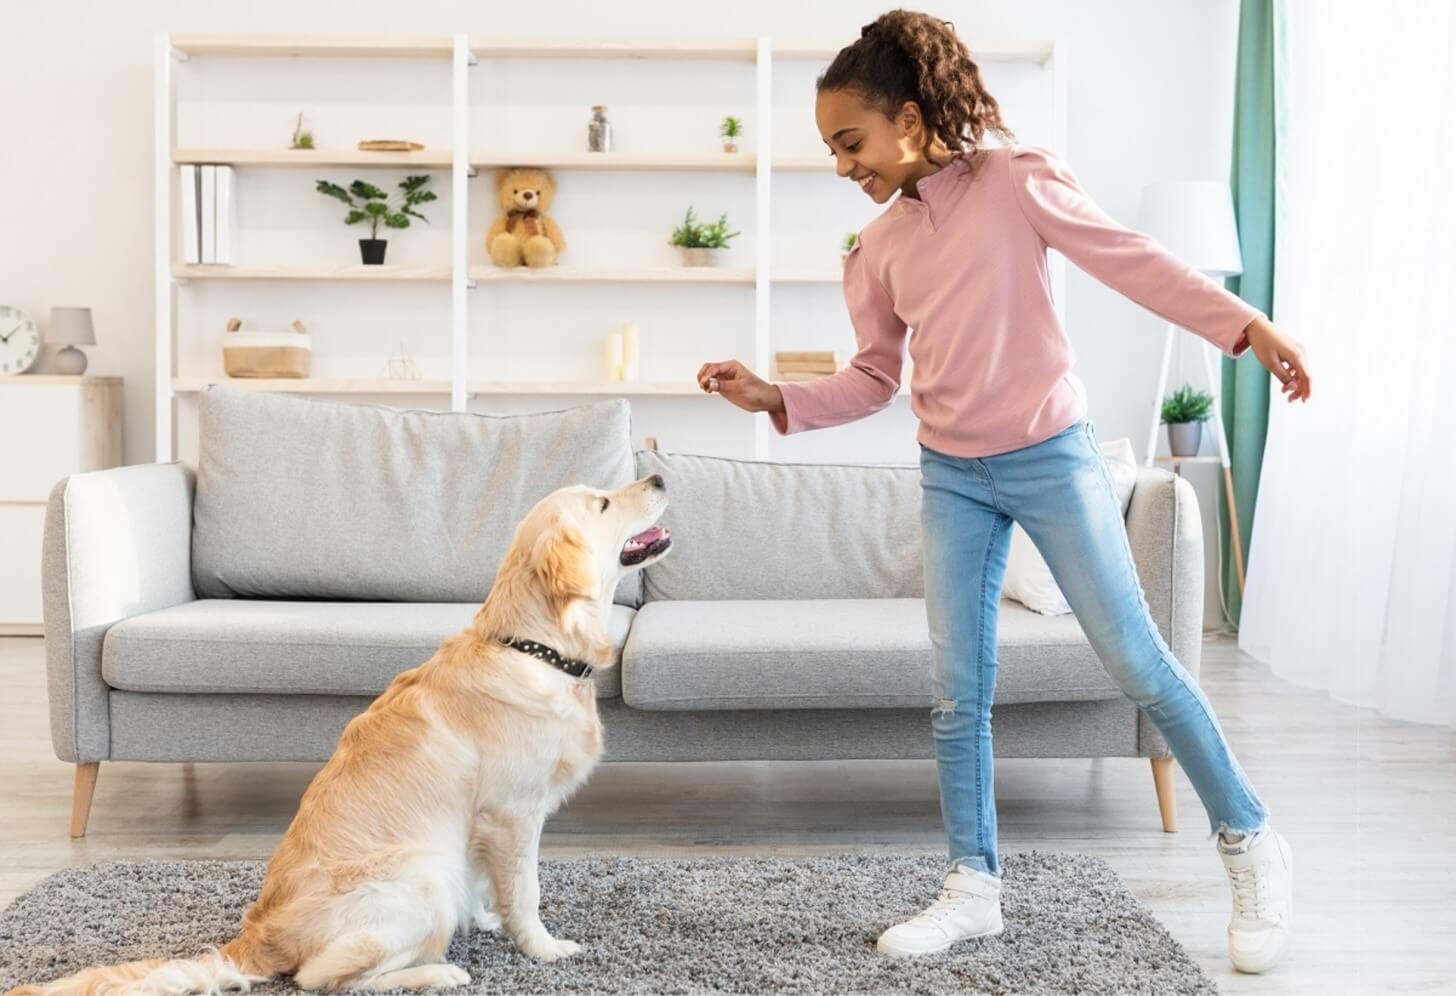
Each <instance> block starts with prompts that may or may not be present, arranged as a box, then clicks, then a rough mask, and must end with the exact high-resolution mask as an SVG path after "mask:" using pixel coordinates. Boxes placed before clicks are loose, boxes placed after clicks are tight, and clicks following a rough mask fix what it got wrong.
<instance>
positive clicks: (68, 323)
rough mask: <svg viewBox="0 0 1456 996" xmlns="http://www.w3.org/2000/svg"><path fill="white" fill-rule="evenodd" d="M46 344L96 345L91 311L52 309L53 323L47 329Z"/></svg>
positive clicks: (88, 309)
mask: <svg viewBox="0 0 1456 996" xmlns="http://www.w3.org/2000/svg"><path fill="white" fill-rule="evenodd" d="M46 342H48V343H55V344H56V345H69V346H94V345H96V329H95V328H94V327H92V325H91V309H90V308H52V309H51V323H50V326H49V327H48V328H47V329H46Z"/></svg>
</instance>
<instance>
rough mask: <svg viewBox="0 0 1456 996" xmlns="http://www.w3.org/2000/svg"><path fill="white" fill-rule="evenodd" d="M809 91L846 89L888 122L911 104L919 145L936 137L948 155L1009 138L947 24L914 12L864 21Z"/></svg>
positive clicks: (978, 73) (976, 72) (964, 50)
mask: <svg viewBox="0 0 1456 996" xmlns="http://www.w3.org/2000/svg"><path fill="white" fill-rule="evenodd" d="M815 87H816V91H817V92H822V91H824V90H853V91H855V92H857V93H859V94H860V95H861V96H862V97H863V98H864V101H865V103H867V104H869V105H870V106H871V107H874V108H876V109H878V110H879V111H880V112H881V113H882V114H884V115H885V116H886V117H888V118H893V117H894V116H895V115H896V114H898V113H899V111H900V108H901V107H903V106H904V104H905V102H906V101H908V100H913V101H915V103H916V104H917V105H918V106H919V107H920V113H921V116H922V117H923V118H924V119H925V126H926V130H927V131H928V132H929V137H928V138H927V140H926V143H925V145H926V148H928V147H929V145H930V144H931V142H932V141H933V140H935V139H939V140H940V141H941V142H942V143H943V144H944V145H945V147H946V148H948V149H950V150H951V152H952V153H955V152H962V151H964V152H968V153H971V154H972V155H971V156H968V157H967V158H968V159H974V158H978V157H977V156H976V155H975V154H976V152H977V150H979V148H980V147H981V137H982V136H983V135H984V134H985V133H986V132H988V131H989V132H991V133H993V134H996V135H999V136H1001V138H1002V139H1003V140H1005V141H1008V142H1014V141H1016V136H1015V135H1014V134H1013V133H1012V132H1011V130H1010V129H1009V128H1007V127H1006V125H1005V124H1003V123H1002V121H1001V109H1000V108H999V107H998V106H997V104H996V100H995V98H993V97H992V96H991V94H990V93H988V92H987V91H986V87H985V84H984V83H982V81H981V71H980V69H978V68H977V67H976V63H975V62H974V61H973V60H972V59H971V53H970V50H969V49H967V48H966V43H965V42H963V41H961V39H960V37H959V36H957V35H956V33H955V30H954V26H953V25H952V24H951V22H949V21H942V20H941V19H940V18H938V17H932V16H931V15H929V14H922V13H920V12H918V11H913V10H904V9H896V10H891V11H887V12H886V13H884V14H881V15H880V16H879V17H877V18H876V19H875V20H874V21H873V22H871V23H870V24H866V25H865V26H864V27H863V28H861V29H860V36H859V38H858V39H857V40H856V41H855V42H854V43H853V44H851V45H847V46H845V47H844V48H842V49H840V50H839V53H838V54H837V55H836V56H835V57H834V61H833V62H831V63H830V64H829V67H828V68H827V69H825V70H824V72H823V73H821V74H820V76H819V78H818V80H817V81H816V83H815ZM921 151H922V152H923V151H925V149H922V150H921Z"/></svg>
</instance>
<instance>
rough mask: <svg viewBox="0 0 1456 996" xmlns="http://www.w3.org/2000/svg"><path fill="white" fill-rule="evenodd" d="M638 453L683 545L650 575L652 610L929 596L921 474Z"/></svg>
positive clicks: (914, 469)
mask: <svg viewBox="0 0 1456 996" xmlns="http://www.w3.org/2000/svg"><path fill="white" fill-rule="evenodd" d="M636 457H637V476H638V477H646V476H647V475H648V474H661V475H662V477H663V480H664V482H665V483H666V484H667V499H668V504H667V511H666V512H664V513H663V516H662V522H663V524H664V525H666V526H667V528H668V529H670V530H671V531H672V539H673V545H674V547H675V548H676V549H674V550H673V551H671V552H669V553H668V554H667V556H665V557H663V558H662V559H661V560H659V561H657V562H656V563H654V564H649V565H648V566H647V567H645V568H643V571H642V575H643V592H642V597H643V600H644V602H651V601H655V600H659V599H755V598H768V599H776V598H922V597H924V594H925V578H924V572H923V568H922V567H921V562H920V468H919V467H918V466H909V465H874V464H839V463H778V462H766V461H758V460H735V459H729V458H724V457H714V456H700V455H696V454H689V453H664V452H661V451H658V450H648V449H643V450H638V451H637V452H636Z"/></svg>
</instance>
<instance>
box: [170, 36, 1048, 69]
mask: <svg viewBox="0 0 1456 996" xmlns="http://www.w3.org/2000/svg"><path fill="white" fill-rule="evenodd" d="M170 41H171V44H172V47H173V48H175V49H176V50H177V51H179V52H183V53H186V54H187V55H273V56H277V55H287V56H308V57H320V56H322V57H329V56H394V57H400V58H430V59H448V58H450V57H451V56H452V54H453V52H454V39H453V38H452V37H451V36H450V35H417V36H412V35H385V34H352V35H351V34H334V33H328V34H289V33H272V34H268V33H260V34H209V33H182V34H174V35H172V36H171V38H170ZM468 44H469V47H470V51H471V53H472V54H473V55H474V56H475V57H476V58H478V59H687V60H711V61H722V60H728V61H734V62H756V61H757V59H758V40H757V39H756V38H712V37H702V38H676V39H672V38H638V39H625V38H618V39H606V40H603V39H600V38H580V39H562V38H558V37H544V38H502V37H497V36H493V35H486V34H472V35H471V36H470V39H469V42H468ZM770 51H771V55H772V57H773V58H776V59H809V60H815V61H821V62H828V61H830V60H831V59H833V58H834V56H835V55H836V54H838V52H839V47H838V46H835V45H825V44H822V43H819V42H817V41H796V42H785V43H780V44H776V45H773V46H772V48H771V50H770ZM1052 54H1053V53H1052V46H1051V45H1050V44H1049V43H1039V44H1036V43H1033V44H1025V45H987V46H982V47H975V48H972V49H971V58H972V59H973V60H975V61H976V62H977V63H990V62H1001V63H1027V64H1032V65H1039V66H1040V65H1046V63H1047V62H1049V61H1050V60H1051V58H1052Z"/></svg>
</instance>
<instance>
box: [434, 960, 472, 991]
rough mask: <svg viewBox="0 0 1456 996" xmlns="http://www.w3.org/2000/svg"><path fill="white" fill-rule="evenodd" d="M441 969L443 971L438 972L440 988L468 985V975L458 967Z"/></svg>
mask: <svg viewBox="0 0 1456 996" xmlns="http://www.w3.org/2000/svg"><path fill="white" fill-rule="evenodd" d="M441 967H442V969H443V971H441V972H440V978H441V980H442V981H441V983H440V985H441V987H442V988H446V987H449V988H453V987H455V986H468V985H470V973H469V972H467V971H465V969H463V968H461V967H460V966H459V965H443V966H441Z"/></svg>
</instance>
